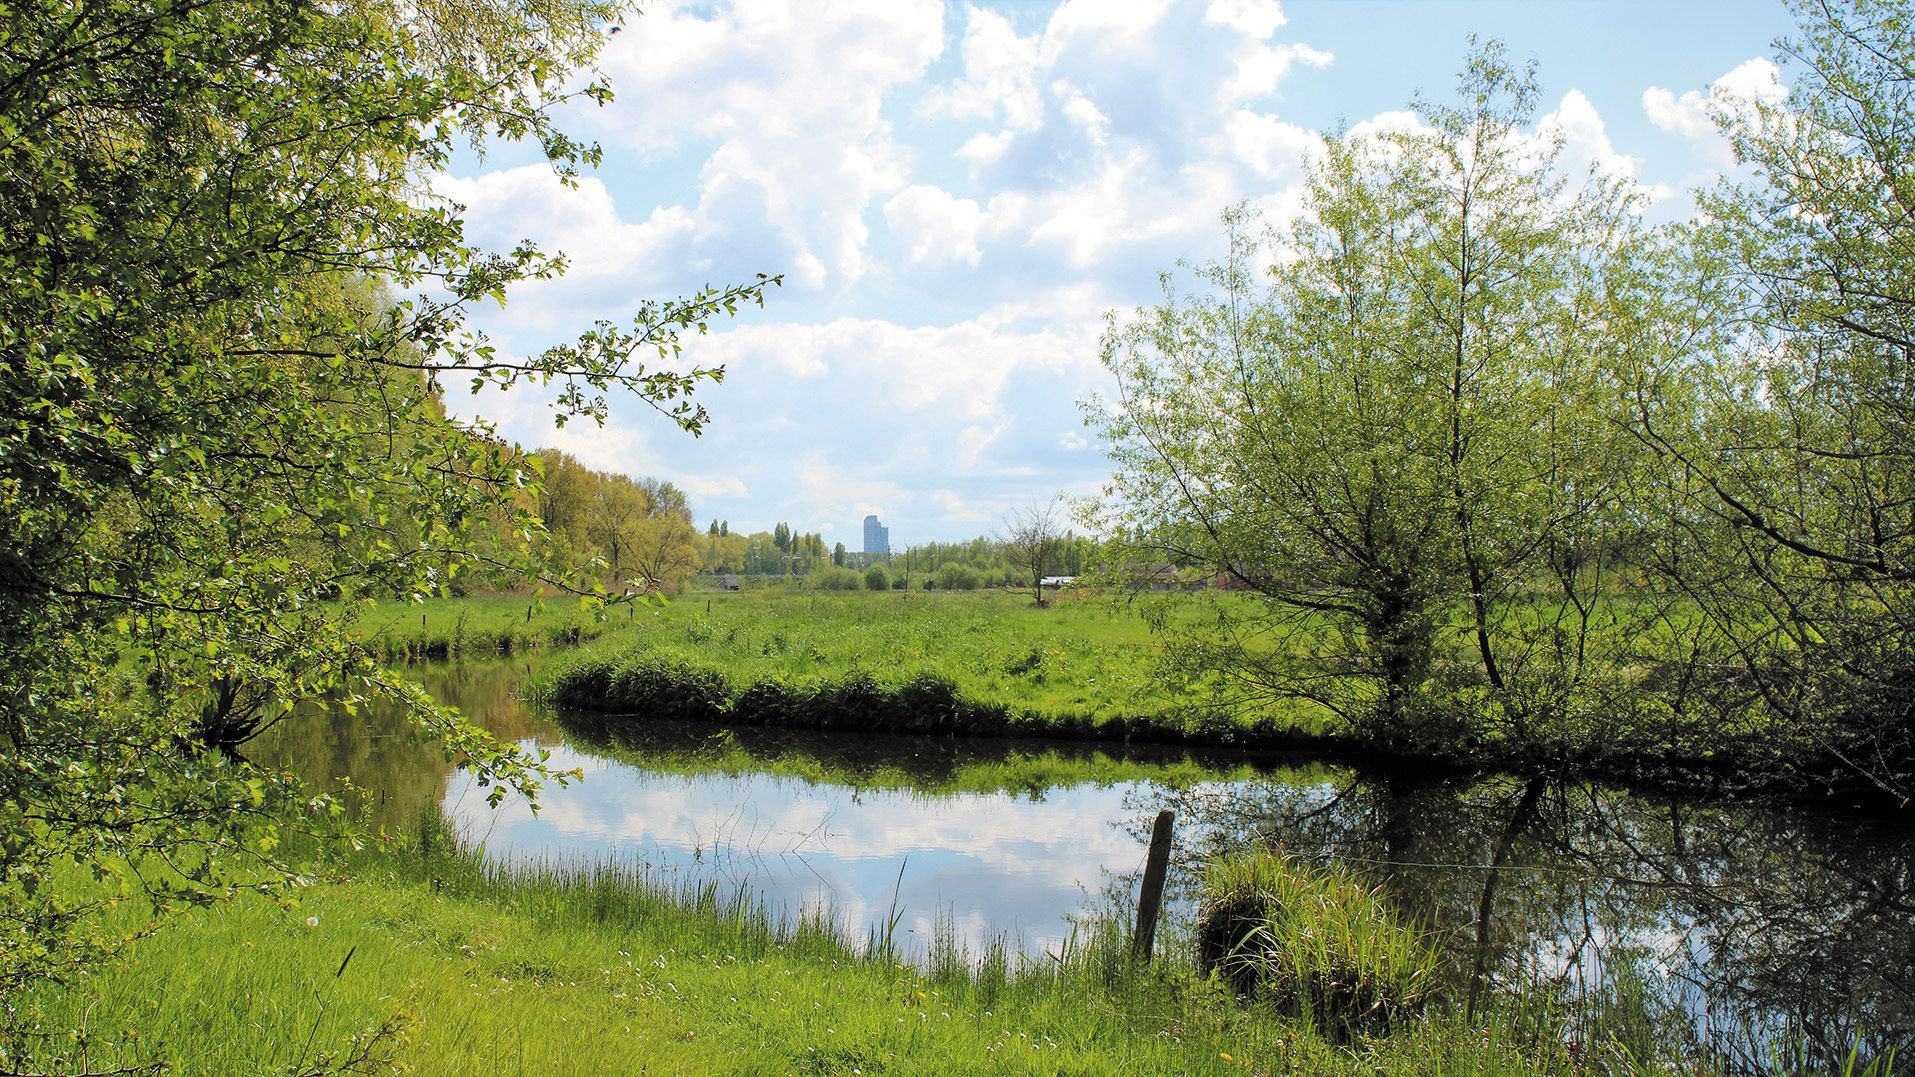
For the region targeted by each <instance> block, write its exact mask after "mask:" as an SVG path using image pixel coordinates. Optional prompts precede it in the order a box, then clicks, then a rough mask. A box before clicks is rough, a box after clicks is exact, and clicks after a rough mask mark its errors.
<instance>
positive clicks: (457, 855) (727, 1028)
mask: <svg viewBox="0 0 1915 1077" xmlns="http://www.w3.org/2000/svg"><path fill="white" fill-rule="evenodd" d="M425 833H426V835H427V840H425V841H423V842H422V841H420V840H419V839H418V838H417V837H415V838H414V839H412V840H411V841H410V842H409V843H407V844H406V845H405V846H404V847H392V848H384V849H380V850H375V851H373V852H370V853H367V854H363V855H361V856H360V857H358V858H357V859H356V860H355V862H354V863H353V865H352V872H351V876H350V877H349V878H342V879H341V880H340V881H335V882H329V883H324V884H321V885H318V886H315V887H313V888H312V889H311V890H309V891H307V892H305V895H304V896H302V897H301V899H300V901H299V904H298V906H297V907H296V908H287V909H282V908H278V907H276V906H273V905H270V904H267V903H264V902H235V903H228V904H223V905H218V906H214V907H211V908H205V909H197V910H192V911H189V912H187V913H184V914H182V915H179V916H176V917H173V918H171V919H170V920H169V921H168V922H167V923H166V925H165V926H164V927H163V928H162V930H161V932H160V934H159V935H158V936H157V937H155V938H153V939H149V940H145V941H143V942H141V943H139V944H137V945H136V946H135V947H134V948H132V949H130V950H129V951H128V952H127V953H126V954H125V955H124V956H123V958H122V959H121V960H119V961H118V962H116V963H115V964H113V965H112V966H111V967H109V968H104V969H101V970H99V971H98V972H97V973H96V974H94V975H92V976H89V977H87V978H86V979H85V980H84V981H82V982H81V983H79V984H75V985H69V986H67V987H62V988H56V987H52V986H47V987H43V988H41V989H39V990H37V991H32V992H29V993H27V994H26V995H25V996H23V997H21V998H18V999H17V1000H15V1001H16V1004H17V1005H19V1006H20V1007H21V1008H22V1009H21V1013H22V1015H23V1016H24V1017H26V1020H25V1021H23V1022H19V1023H20V1024H24V1025H26V1026H29V1027H37V1028H38V1030H39V1031H40V1032H41V1033H42V1034H44V1037H45V1038H44V1039H39V1040H36V1041H32V1042H28V1043H26V1044H15V1045H10V1051H9V1054H8V1056H7V1057H6V1058H4V1060H0V1061H3V1062H4V1064H5V1066H6V1067H7V1068H9V1069H13V1070H28V1069H51V1068H53V1067H54V1066H57V1065H66V1066H79V1067H82V1068H84V1067H92V1068H93V1069H96V1070H98V1069H107V1068H112V1067H116V1066H126V1065H132V1064H136V1063H139V1062H143V1061H146V1060H151V1059H157V1060H160V1061H164V1062H165V1063H167V1064H168V1065H169V1066H170V1067H171V1071H172V1072H176V1073H210V1074H224V1073H262V1072H285V1073H292V1072H303V1071H302V1070H301V1069H300V1067H301V1066H302V1065H304V1064H305V1061H306V1060H308V1059H309V1058H310V1057H311V1056H312V1055H314V1054H315V1053H317V1052H320V1051H323V1050H331V1051H336V1052H339V1053H340V1054H339V1058H338V1059H336V1060H335V1061H352V1060H353V1059H354V1058H355V1057H357V1058H359V1059H360V1060H361V1062H363V1065H361V1066H359V1067H358V1068H357V1069H356V1070H355V1072H367V1073H372V1072H389V1071H391V1070H392V1066H391V1063H397V1064H398V1065H401V1066H405V1067H410V1070H411V1071H412V1072H418V1073H433V1074H454V1073H485V1074H600V1073H653V1074H708V1073H709V1074H850V1073H863V1074H878V1073H884V1074H948V1073H985V1074H1045V1075H1052V1074H1059V1073H1063V1074H1105V1073H1109V1074H1118V1073H1121V1074H1126V1075H1138V1074H1220V1075H1221V1074H1230V1075H1243V1074H1274V1073H1326V1074H1328V1073H1340V1074H1361V1075H1364V1077H1372V1075H1376V1074H1384V1075H1392V1074H1413V1073H1414V1074H1427V1073H1441V1072H1445V1071H1451V1072H1454V1071H1464V1072H1470V1073H1478V1074H1502V1073H1509V1074H1528V1073H1543V1072H1552V1073H1560V1072H1576V1071H1578V1070H1580V1069H1583V1068H1585V1062H1584V1060H1589V1059H1598V1060H1599V1059H1600V1058H1601V1057H1603V1056H1601V1055H1600V1053H1599V1052H1594V1051H1591V1050H1589V1049H1588V1048H1587V1047H1585V1048H1584V1049H1583V1050H1582V1052H1581V1054H1576V1053H1575V1052H1573V1051H1572V1050H1571V1049H1570V1048H1569V1047H1568V1046H1566V1044H1565V1043H1564V1041H1563V1039H1562V1037H1561V1036H1560V1034H1559V1029H1558V1028H1557V1027H1556V1026H1555V1025H1554V1024H1552V1023H1550V1022H1548V1021H1536V1020H1529V1021H1528V1022H1527V1023H1525V1022H1524V1021H1512V1020H1507V1019H1502V1018H1492V1019H1489V1020H1485V1021H1480V1022H1476V1023H1473V1024H1466V1023H1464V1022H1462V1021H1460V1020H1459V1019H1457V1018H1456V1017H1455V1016H1454V1014H1451V1013H1438V1012H1434V1011H1433V1012H1431V1013H1429V1014H1425V1015H1422V1016H1419V1017H1417V1018H1415V1019H1413V1020H1410V1019H1406V1020H1403V1021H1399V1022H1398V1023H1397V1025H1396V1027H1395V1028H1394V1029H1393V1030H1392V1031H1391V1033H1390V1034H1389V1035H1387V1036H1376V1037H1367V1038H1366V1037H1362V1036H1359V1037H1358V1038H1357V1039H1355V1040H1353V1041H1351V1042H1348V1043H1344V1044H1340V1045H1339V1044H1333V1043H1331V1042H1330V1041H1329V1040H1326V1039H1325V1038H1323V1037H1322V1036H1320V1035H1319V1034H1318V1033H1317V1032H1316V1030H1315V1029H1314V1028H1313V1027H1312V1026H1311V1025H1310V1024H1309V1023H1308V1022H1300V1021H1298V1020H1295V1019H1294V1018H1292V1017H1290V1016H1287V1015H1286V1014H1284V1013H1283V1012H1281V1011H1279V1010H1278V1009H1276V1008H1275V1007H1270V1006H1257V1005H1244V1004H1242V1003H1241V1002H1239V1001H1237V1000H1235V999H1233V998H1232V997H1231V995H1230V992H1228V991H1227V990H1225V989H1224V988H1222V987H1221V986H1220V981H1218V980H1215V979H1208V980H1206V979H1199V978H1197V977H1196V976H1195V974H1194V973H1193V972H1192V971H1191V968H1190V962H1189V960H1188V958H1187V955H1185V954H1183V953H1173V954H1172V955H1171V956H1170V957H1168V958H1164V957H1160V958H1159V960H1158V961H1156V962H1155V963H1151V964H1145V963H1142V962H1139V961H1136V960H1134V959H1133V958H1132V957H1131V956H1130V954H1129V952H1128V949H1127V947H1126V945H1125V941H1124V939H1123V938H1122V932H1121V930H1119V929H1118V928H1117V927H1116V926H1115V925H1113V924H1110V923H1105V924H1093V925H1087V926H1086V927H1084V928H1083V929H1082V930H1081V931H1080V932H1079V933H1078V934H1077V935H1076V936H1075V938H1074V939H1073V941H1072V943H1071V944H1069V945H1067V946H1065V947H1064V948H1063V952H1061V953H1059V954H1055V955H1045V956H1039V957H1037V958H1036V959H1035V960H1030V961H1018V960H1016V959H1013V958H1010V957H1008V956H1007V955H1005V954H1003V953H1002V952H994V953H991V954H986V955H963V954H958V953H956V952H954V951H953V950H952V949H951V948H950V947H949V946H948V945H947V946H945V947H943V948H942V949H940V950H939V951H938V953H937V956H936V958H935V959H934V960H933V962H932V964H931V967H930V968H928V969H919V968H914V967H909V966H903V965H900V964H898V963H897V962H896V961H895V960H894V959H893V958H892V957H891V956H890V954H889V953H888V951H887V948H886V946H885V945H884V940H882V939H874V940H864V941H862V942H861V944H859V945H853V944H852V941H851V940H846V939H842V938H838V937H834V936H833V935H832V934H831V933H830V931H829V930H827V929H825V928H822V927H820V926H819V925H818V924H817V923H815V922H814V923H799V924H778V923H775V922H773V921H772V920H771V918H770V917H768V916H767V915H766V914H765V912H764V911H763V910H762V909H759V908H757V907H755V906H753V905H752V904H751V903H750V902H749V901H734V900H728V899H727V898H726V896H725V895H720V894H717V893H715V892H713V891H710V890H705V891H701V892H697V893H691V894H678V895H676V896H670V895H664V894H661V893H660V892H659V891H657V890H656V889H653V888H651V887H649V886H647V885H645V881H644V880H642V879H634V878H633V877H631V876H630V875H629V874H628V873H623V872H619V871H615V870H610V869H607V868H605V867H603V866H598V865H591V864H545V865H532V866H526V867H519V868H502V867H498V866H487V865H485V864H484V862H483V860H482V859H481V858H480V856H478V855H477V854H476V853H475V852H474V851H470V850H467V851H458V850H453V849H451V848H449V847H448V846H447V844H446V842H445V841H444V839H443V837H435V836H434V835H435V834H436V830H435V828H433V827H427V828H426V830H425ZM1186 949H1187V948H1186ZM974 958H975V959H974ZM1533 1016H1534V1015H1533V1014H1532V1015H1531V1017H1533ZM355 1038H356V1042H355ZM22 1046H25V1047H27V1048H30V1049H29V1050H26V1051H21V1050H20V1048H21V1047H22ZM1616 1072H1618V1073H1621V1072H1623V1071H1622V1070H1617V1071H1616ZM1627 1072H1631V1073H1635V1072H1637V1069H1636V1068H1635V1067H1634V1066H1633V1065H1632V1066H1631V1067H1630V1068H1629V1069H1628V1070H1627Z"/></svg>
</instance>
